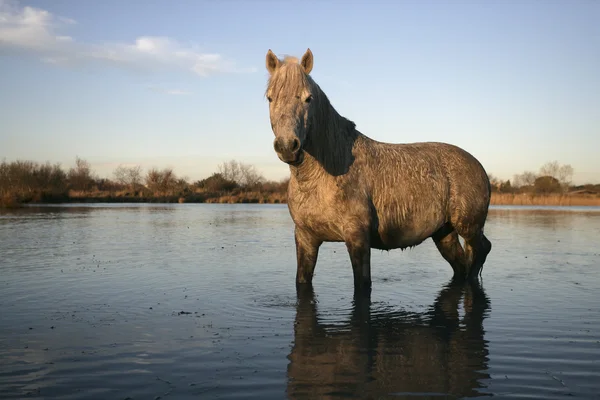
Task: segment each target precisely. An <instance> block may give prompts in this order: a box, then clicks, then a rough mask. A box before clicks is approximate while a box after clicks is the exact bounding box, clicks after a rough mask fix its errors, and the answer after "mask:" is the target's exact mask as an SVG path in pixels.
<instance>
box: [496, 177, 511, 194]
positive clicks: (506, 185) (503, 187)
mask: <svg viewBox="0 0 600 400" xmlns="http://www.w3.org/2000/svg"><path fill="white" fill-rule="evenodd" d="M498 191H500V192H501V193H512V192H513V188H512V186H511V184H510V179H509V180H507V181H505V182H502V183H501V184H500V187H499V188H498Z"/></svg>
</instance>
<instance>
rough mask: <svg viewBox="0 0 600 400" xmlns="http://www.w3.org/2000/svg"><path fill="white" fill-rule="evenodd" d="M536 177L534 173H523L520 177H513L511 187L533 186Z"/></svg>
mask: <svg viewBox="0 0 600 400" xmlns="http://www.w3.org/2000/svg"><path fill="white" fill-rule="evenodd" d="M537 177H538V176H537V174H536V173H535V172H531V171H525V172H523V173H522V174H520V175H515V176H513V186H514V187H521V186H533V185H534V184H535V180H536V179H537Z"/></svg>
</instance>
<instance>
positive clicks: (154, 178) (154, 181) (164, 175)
mask: <svg viewBox="0 0 600 400" xmlns="http://www.w3.org/2000/svg"><path fill="white" fill-rule="evenodd" d="M184 182H185V181H184ZM177 184H178V179H177V176H176V175H175V172H173V169H171V168H165V169H163V170H162V171H160V170H158V169H156V168H152V169H150V170H149V171H148V173H147V174H146V186H148V189H150V190H152V191H153V192H156V193H163V194H167V193H172V192H174V191H175V190H176V189H177Z"/></svg>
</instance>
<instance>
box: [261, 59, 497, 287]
mask: <svg viewBox="0 0 600 400" xmlns="http://www.w3.org/2000/svg"><path fill="white" fill-rule="evenodd" d="M266 65H267V70H268V71H269V74H270V77H269V82H268V87H267V91H266V95H267V98H268V100H269V111H270V118H271V127H272V129H273V132H274V134H275V141H274V148H275V151H276V152H277V155H278V157H279V158H280V159H281V160H282V161H283V162H286V163H288V164H289V165H290V183H289V186H288V207H289V211H290V214H291V216H292V219H293V221H294V224H295V241H296V253H297V274H296V282H297V283H298V284H303V283H310V282H312V277H313V273H314V269H315V265H316V262H317V257H318V251H319V247H320V245H321V244H322V243H323V242H345V244H346V247H347V249H348V252H349V255H350V260H351V263H352V269H353V273H354V283H355V288H368V287H370V285H371V263H370V260H371V248H376V249H384V250H390V249H396V248H406V247H411V246H416V245H418V244H420V243H422V242H423V241H424V240H426V239H427V238H430V237H431V238H432V239H433V241H434V242H435V244H436V246H437V248H438V249H439V251H440V253H441V254H442V256H443V257H444V258H445V259H446V260H447V261H448V263H449V264H450V265H451V266H452V268H453V270H454V275H455V276H456V277H464V278H467V277H474V276H477V274H478V273H479V272H480V270H481V268H482V267H483V264H484V262H485V259H486V257H487V254H488V253H489V252H490V250H491V243H490V242H489V240H488V239H487V238H486V237H485V235H484V234H483V228H484V225H485V220H486V218H487V213H488V207H489V202H490V183H489V179H488V176H487V173H486V172H485V170H484V169H483V167H482V166H481V164H480V163H479V162H478V161H477V160H476V159H475V158H474V157H473V156H472V155H471V154H469V153H468V152H466V151H464V150H462V149H460V148H458V147H456V146H453V145H450V144H446V143H411V144H391V143H382V142H378V141H375V140H373V139H370V138H369V137H367V136H365V135H364V134H362V133H361V132H359V131H358V130H357V129H356V127H355V124H354V123H353V122H352V121H350V120H348V119H346V118H344V117H342V116H341V115H339V114H338V113H337V111H336V110H335V109H334V108H333V106H332V105H331V103H330V101H329V99H328V98H327V96H326V95H325V93H324V92H323V91H322V90H321V88H320V87H319V86H318V85H317V84H316V83H315V82H314V80H313V79H312V78H311V77H310V75H309V74H310V72H311V70H312V66H313V55H312V52H311V51H310V49H309V50H307V52H306V53H305V54H304V56H303V57H302V60H301V61H300V62H299V61H298V60H297V59H295V58H291V57H288V58H286V59H284V60H279V59H278V58H277V57H276V56H275V55H274V54H273V53H272V52H271V50H269V52H268V53H267V57H266ZM458 235H460V236H461V237H463V238H464V239H465V246H464V249H463V247H462V246H461V244H460V242H459V240H458Z"/></svg>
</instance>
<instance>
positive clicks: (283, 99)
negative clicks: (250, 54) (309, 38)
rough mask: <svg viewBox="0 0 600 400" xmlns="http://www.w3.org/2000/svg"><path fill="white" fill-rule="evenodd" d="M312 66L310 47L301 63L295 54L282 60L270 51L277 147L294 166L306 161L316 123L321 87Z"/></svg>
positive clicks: (271, 110)
mask: <svg viewBox="0 0 600 400" xmlns="http://www.w3.org/2000/svg"><path fill="white" fill-rule="evenodd" d="M312 67H313V55H312V52H311V51H310V49H308V50H306V53H305V54H304V55H303V56H302V60H301V61H300V62H298V59H296V58H293V57H287V58H285V59H284V60H283V61H282V60H279V59H278V58H277V56H275V54H273V52H272V51H271V50H269V51H268V53H267V70H268V71H269V74H270V77H269V84H268V87H267V93H266V95H267V99H268V100H269V113H270V116H271V128H272V129H273V133H274V134H275V142H274V144H273V147H274V148H275V151H276V152H277V156H278V157H279V159H280V160H281V161H283V162H285V163H288V164H290V165H299V164H300V163H301V162H302V161H303V159H304V151H303V146H304V144H305V142H306V138H307V135H308V134H309V131H310V128H311V126H312V124H313V118H314V113H315V111H314V110H315V107H316V106H315V103H316V101H315V100H316V98H317V97H318V87H317V86H316V84H315V83H314V81H313V80H312V79H311V78H310V76H308V74H309V73H310V71H311V70H312Z"/></svg>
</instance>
